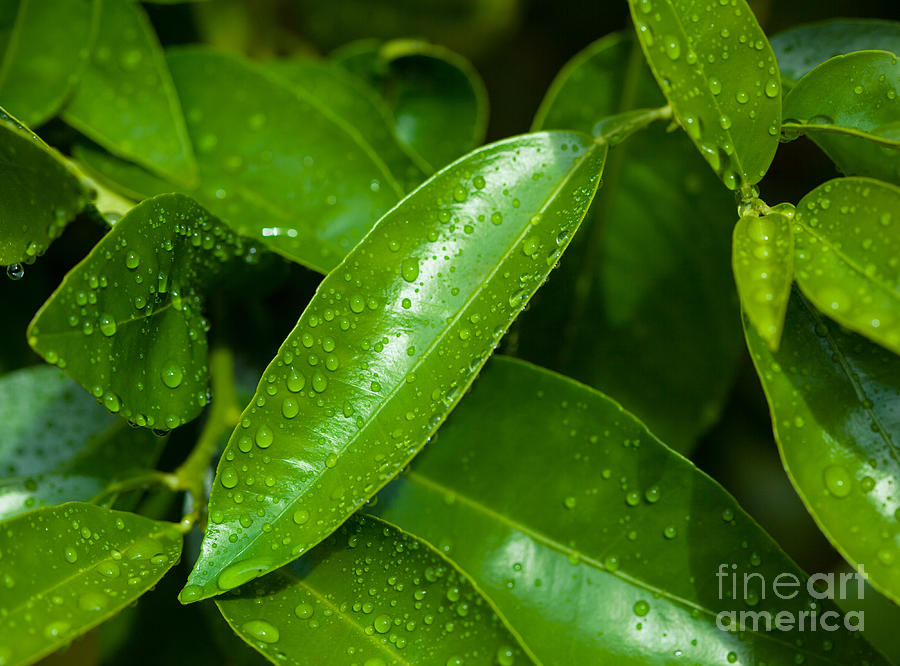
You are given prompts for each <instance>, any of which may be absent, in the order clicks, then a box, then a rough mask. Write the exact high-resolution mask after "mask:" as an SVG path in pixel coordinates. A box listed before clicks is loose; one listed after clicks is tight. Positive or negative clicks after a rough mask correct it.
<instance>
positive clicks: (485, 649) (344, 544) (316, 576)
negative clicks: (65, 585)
mask: <svg viewBox="0 0 900 666" xmlns="http://www.w3.org/2000/svg"><path fill="white" fill-rule="evenodd" d="M351 571H353V572H355V574H354V575H348V572H351ZM216 604H217V605H218V606H219V610H220V611H221V612H222V615H224V616H225V619H226V620H227V621H228V624H230V625H231V628H232V629H234V631H235V632H237V634H238V635H239V636H240V637H241V638H243V639H244V640H245V641H247V642H248V643H249V644H250V645H252V646H253V647H255V648H256V649H257V650H259V651H260V652H261V653H262V654H263V655H265V656H266V657H267V658H268V659H269V660H270V661H272V662H273V663H276V664H297V665H300V664H303V665H310V666H311V665H313V664H334V663H344V662H345V661H346V662H347V663H354V664H368V665H369V666H388V664H390V665H391V666H394V665H402V664H440V665H441V666H443V665H444V664H498V663H499V664H525V663H527V660H526V658H525V657H524V656H523V655H522V650H521V649H520V648H519V647H518V646H517V645H516V641H515V639H514V638H513V637H512V636H511V635H510V634H509V632H508V631H507V629H506V627H504V626H503V624H502V623H501V622H500V620H499V619H498V618H497V616H496V614H495V613H494V612H493V610H492V609H491V607H490V606H489V605H488V604H487V603H486V602H485V600H484V598H483V597H482V596H481V594H480V593H479V592H478V591H477V590H476V589H475V588H474V587H473V586H472V583H471V581H469V580H468V579H467V578H466V577H465V576H463V575H461V574H460V573H459V572H458V571H456V569H454V568H453V566H452V565H451V564H450V563H449V562H447V560H445V559H444V558H443V557H441V555H440V554H439V553H438V552H437V551H436V550H434V549H433V548H432V547H431V546H429V545H428V544H426V543H424V542H421V541H419V540H417V539H415V538H414V537H412V536H410V535H408V534H404V533H403V532H401V531H400V530H398V529H397V528H395V527H393V526H391V525H388V524H387V523H384V522H382V521H381V520H378V519H377V518H371V517H359V518H357V517H354V518H351V519H350V520H349V521H348V522H347V523H345V524H344V525H343V526H342V527H341V528H340V529H338V531H337V532H335V533H334V534H333V535H332V536H331V537H329V538H328V539H327V540H326V541H325V542H323V543H322V545H321V546H319V547H318V548H316V549H315V550H314V551H313V552H312V553H310V554H309V555H307V556H305V557H303V558H302V559H300V560H298V561H297V562H295V563H293V564H291V565H289V566H286V567H283V568H282V569H279V570H278V571H276V572H275V573H273V574H272V575H271V576H266V577H265V578H262V579H259V580H257V581H254V582H253V583H252V584H250V585H247V586H246V587H243V588H241V589H240V590H238V591H236V592H235V593H234V594H233V595H232V594H229V595H226V596H223V597H219V599H217V600H216Z"/></svg>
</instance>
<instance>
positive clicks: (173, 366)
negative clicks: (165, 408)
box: [161, 361, 184, 389]
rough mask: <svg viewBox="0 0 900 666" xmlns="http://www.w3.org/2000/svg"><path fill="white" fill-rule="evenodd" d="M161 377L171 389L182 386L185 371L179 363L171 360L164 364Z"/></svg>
mask: <svg viewBox="0 0 900 666" xmlns="http://www.w3.org/2000/svg"><path fill="white" fill-rule="evenodd" d="M161 377H162V382H163V384H165V385H166V386H168V387H169V388H170V389H175V388H178V387H179V386H181V382H182V380H183V379H184V372H182V370H181V368H180V367H179V366H178V364H177V363H175V362H174V361H169V362H168V363H166V364H165V365H164V366H163V369H162V373H161Z"/></svg>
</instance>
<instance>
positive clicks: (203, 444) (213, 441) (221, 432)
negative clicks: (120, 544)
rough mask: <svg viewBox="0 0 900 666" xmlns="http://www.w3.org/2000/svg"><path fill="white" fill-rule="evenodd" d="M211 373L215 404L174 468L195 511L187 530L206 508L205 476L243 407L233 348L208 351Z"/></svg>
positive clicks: (185, 521) (184, 522)
mask: <svg viewBox="0 0 900 666" xmlns="http://www.w3.org/2000/svg"><path fill="white" fill-rule="evenodd" d="M209 374H210V377H211V380H212V404H211V406H210V410H209V414H208V416H207V417H206V423H205V424H204V426H203V430H202V431H201V432H200V437H199V438H198V439H197V444H196V445H195V446H194V450H193V451H191V453H190V455H189V456H188V457H187V459H186V460H185V461H184V462H183V463H182V464H181V466H180V467H178V469H176V470H175V472H174V476H175V477H176V478H177V479H178V486H179V488H181V489H184V490H186V491H187V492H188V493H189V494H190V496H191V501H192V504H193V507H194V508H193V511H191V512H190V513H189V514H188V515H186V516H185V517H184V518H183V519H182V521H181V529H182V531H184V532H188V531H190V530H191V528H192V527H193V526H194V524H195V523H196V522H197V520H198V519H199V518H200V517H201V516H202V515H203V513H204V512H205V510H206V503H207V498H206V492H205V489H204V485H203V479H204V477H205V475H206V470H207V468H208V467H209V463H210V461H211V460H212V457H213V456H214V455H215V454H216V450H217V449H218V446H219V442H220V441H221V440H222V438H223V437H224V436H225V435H226V434H227V433H228V432H229V431H230V430H232V429H234V427H235V426H236V425H237V423H238V421H239V420H240V417H241V407H240V404H239V403H238V400H237V395H236V393H235V390H234V359H233V356H232V353H231V350H230V349H227V348H225V347H216V348H214V349H213V350H212V351H211V352H210V354H209Z"/></svg>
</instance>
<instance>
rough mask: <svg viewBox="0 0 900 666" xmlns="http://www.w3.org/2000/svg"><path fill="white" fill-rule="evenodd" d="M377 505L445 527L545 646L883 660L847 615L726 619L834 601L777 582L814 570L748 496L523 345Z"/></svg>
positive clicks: (491, 589) (462, 556)
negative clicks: (531, 361)
mask: <svg viewBox="0 0 900 666" xmlns="http://www.w3.org/2000/svg"><path fill="white" fill-rule="evenodd" d="M372 511H374V512H375V513H376V514H377V515H379V516H382V517H384V518H385V519H386V520H389V521H391V522H393V523H395V524H397V525H399V526H401V528H402V529H405V530H409V531H410V532H412V533H414V534H416V535H417V536H419V537H421V538H423V539H426V540H427V541H429V542H430V543H433V544H440V546H441V548H442V550H443V551H444V552H445V553H447V555H448V557H450V558H451V559H452V561H453V562H455V563H457V564H458V565H459V566H460V568H462V569H463V570H464V571H465V572H466V573H467V574H468V575H470V576H471V577H472V580H473V581H474V582H475V584H476V585H477V586H478V587H479V589H481V590H483V591H484V593H485V594H486V595H487V596H488V598H489V599H490V600H491V601H492V602H493V603H494V604H495V605H496V607H497V611H498V613H499V614H500V615H501V616H502V617H503V618H504V619H505V620H506V621H507V623H508V624H509V626H510V627H511V628H512V629H513V631H514V632H515V633H516V635H517V636H518V637H519V638H520V640H521V641H522V642H523V644H524V645H525V646H526V647H527V649H528V650H529V653H531V654H532V655H534V657H535V660H536V661H538V662H539V663H544V664H616V665H617V666H618V665H620V664H622V665H626V664H634V665H643V664H648V663H661V664H662V663H665V664H668V663H681V662H683V663H689V664H702V665H704V666H706V665H709V666H712V665H716V666H718V665H719V664H729V663H739V664H762V663H769V664H787V663H807V664H810V663H816V664H826V663H854V664H859V663H866V662H863V661H862V660H865V659H869V660H871V661H870V662H868V663H872V662H876V663H882V662H881V661H880V660H879V659H878V657H876V655H875V653H874V652H873V651H872V650H871V649H870V648H868V647H867V646H866V645H865V644H864V643H863V642H862V641H859V640H856V637H855V636H854V635H853V634H852V633H851V632H848V631H844V630H843V628H842V629H841V630H840V631H835V632H829V633H827V634H821V635H816V634H810V633H804V632H802V631H801V630H799V629H797V628H796V626H795V627H794V629H793V630H789V631H786V632H778V636H777V638H776V637H775V636H773V635H772V634H771V633H768V632H766V631H765V630H754V629H752V620H751V623H750V624H749V625H748V627H749V628H747V629H746V631H743V632H741V633H740V634H737V633H733V632H730V631H725V630H723V629H721V628H720V626H727V625H728V619H729V613H730V612H735V615H736V618H735V619H736V620H737V619H739V617H740V616H739V615H737V613H738V612H740V611H746V610H752V611H754V612H765V613H771V614H772V615H775V614H776V613H779V612H787V613H789V614H791V615H792V616H793V617H796V614H797V613H798V612H804V611H805V612H808V610H809V608H810V605H809V604H810V603H811V602H813V601H815V607H816V608H818V610H819V611H820V612H824V611H825V610H833V609H834V608H835V607H834V605H833V604H832V603H831V602H822V601H816V600H815V599H814V598H813V597H812V596H811V595H809V594H808V593H807V592H806V590H805V589H804V588H805V586H804V588H800V586H799V584H798V585H797V588H799V589H797V588H792V591H796V592H797V594H796V595H795V596H794V597H793V598H792V599H789V600H787V599H783V598H782V599H779V598H776V597H774V596H773V594H772V588H771V584H772V581H773V580H774V579H775V577H776V576H779V575H781V576H784V577H785V578H787V577H796V578H795V580H798V583H799V581H805V580H806V576H805V575H804V574H803V573H802V572H801V571H800V570H799V569H798V568H797V566H796V565H795V564H794V563H793V562H792V561H791V560H790V559H789V558H788V557H787V556H786V555H785V554H784V553H783V552H782V551H781V550H780V549H779V548H778V546H777V545H776V544H775V543H774V542H773V541H772V540H771V539H770V538H769V536H768V535H767V534H766V533H765V532H763V531H762V529H760V527H759V526H758V525H757V524H756V523H755V522H754V521H753V519H752V518H751V517H750V516H748V515H747V514H746V513H745V512H744V511H743V510H742V509H741V508H740V506H738V504H737V503H736V502H735V500H734V498H732V497H731V496H730V495H729V494H728V493H726V492H725V491H724V490H723V489H722V488H721V487H720V486H719V485H718V484H717V483H716V482H715V481H713V480H712V479H711V478H709V477H708V476H706V475H705V474H704V473H703V472H701V471H700V470H698V469H697V468H696V467H694V465H693V464H691V463H690V462H689V461H688V460H686V459H684V458H682V457H681V456H680V455H678V454H677V453H675V452H673V451H672V450H670V449H668V448H667V447H666V446H665V445H664V444H662V443H661V442H660V441H659V440H657V439H656V438H655V437H653V435H651V434H650V433H649V432H648V431H647V430H646V428H645V427H644V426H643V424H641V423H640V422H639V421H637V420H636V419H635V418H634V417H633V416H631V415H630V414H629V413H628V412H626V411H624V410H623V409H622V408H621V407H620V406H619V405H618V404H617V403H616V402H614V401H613V400H611V399H610V398H607V397H606V396H604V395H603V394H601V393H597V392H596V391H593V390H591V389H589V388H588V387H586V386H584V385H581V384H577V383H575V382H573V381H572V380H570V379H567V378H565V377H562V376H560V375H556V374H553V373H550V372H547V371H545V370H542V369H540V368H537V367H535V366H531V365H528V364H525V363H523V362H521V361H513V360H510V359H506V358H503V357H497V358H495V359H494V360H493V361H491V363H490V365H489V366H488V367H487V368H486V369H485V371H484V373H483V376H482V377H481V379H479V381H478V383H477V384H476V385H475V387H474V389H473V390H472V392H471V394H470V395H468V396H467V397H466V398H465V399H464V400H463V401H462V403H461V404H460V406H459V408H458V409H457V410H456V411H455V412H454V413H453V415H452V416H451V417H450V420H449V421H448V423H447V424H446V425H445V426H444V427H443V428H441V431H440V435H439V437H438V441H436V442H435V443H434V445H433V446H431V447H429V448H428V450H427V451H425V452H424V453H423V454H422V455H420V456H419V457H417V458H416V460H415V461H414V463H413V465H412V467H411V469H410V470H409V471H408V472H406V473H404V474H403V475H401V476H400V477H399V478H398V479H397V480H396V481H395V482H394V483H392V484H391V485H389V486H388V487H387V488H386V489H385V490H384V491H383V492H382V493H381V494H380V496H379V498H378V502H377V503H376V504H375V506H374V508H373V509H372ZM748 574H753V577H752V578H751V579H750V583H749V585H748V586H747V588H746V590H745V588H744V576H745V575H748ZM761 580H762V581H763V582H764V584H765V586H766V589H765V591H763V587H762V585H761V584H760V581H761ZM733 581H737V588H736V597H735V592H734V590H733V588H732V583H733ZM760 621H761V625H760V626H764V624H765V623H764V622H763V621H762V619H761V618H760ZM561 637H565V638H564V639H563V638H561ZM669 655H676V656H677V659H672V658H670V657H669ZM795 660H796V661H795Z"/></svg>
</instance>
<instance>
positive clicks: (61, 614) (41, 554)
mask: <svg viewBox="0 0 900 666" xmlns="http://www.w3.org/2000/svg"><path fill="white" fill-rule="evenodd" d="M0 552H2V553H3V578H2V580H3V582H4V590H3V594H2V595H0V617H3V641H2V643H0V658H2V659H3V663H4V664H10V666H18V665H20V664H30V663H32V662H34V661H37V660H38V659H39V658H40V657H42V656H44V655H46V654H49V653H50V652H52V651H53V650H56V649H57V648H60V647H62V646H63V645H66V644H67V643H69V642H70V641H71V640H72V639H73V638H75V637H76V636H79V635H81V634H83V633H85V632H86V631H88V630H89V629H91V628H92V627H95V626H97V625H98V624H100V623H101V622H103V621H104V620H106V619H108V618H109V617H111V616H112V615H114V614H115V613H117V612H118V611H120V610H122V609H123V608H125V607H126V606H128V605H129V604H131V603H133V602H134V601H135V600H136V599H137V598H138V597H140V596H141V595H142V594H144V592H147V591H148V590H149V589H150V588H152V587H153V586H154V585H155V584H156V582H157V581H158V580H159V579H160V578H162V576H163V574H165V573H166V572H167V571H168V570H169V569H170V568H171V567H172V565H174V564H175V563H176V562H177V561H178V558H179V556H180V555H181V534H179V532H178V531H177V530H176V529H175V527H174V526H173V525H171V524H170V523H161V522H157V521H154V520H149V519H147V518H144V517H142V516H138V515H136V514H133V513H125V512H121V511H111V510H109V509H104V508H101V507H98V506H94V505H92V504H81V503H78V502H72V503H70V504H62V505H60V506H55V507H48V508H44V509H38V510H37V511H31V512H29V513H26V514H23V515H21V516H18V517H16V518H13V519H12V520H8V521H6V522H4V523H3V524H2V527H0Z"/></svg>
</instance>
